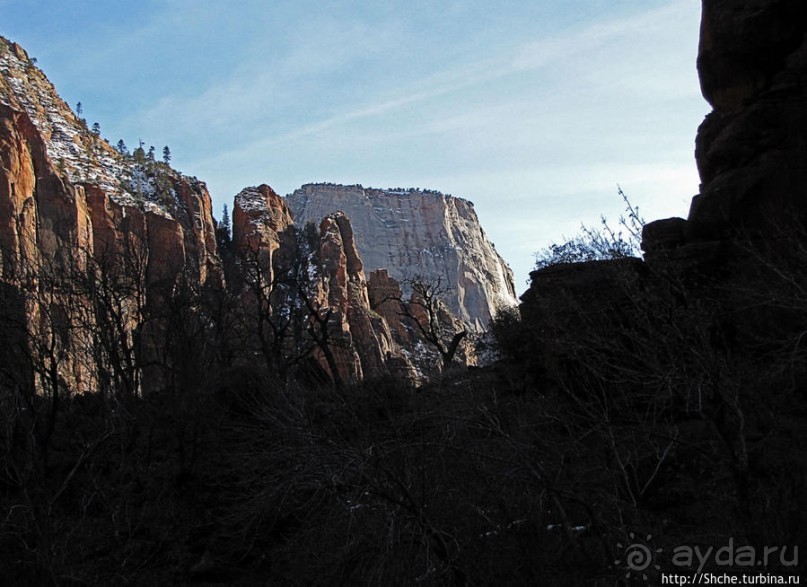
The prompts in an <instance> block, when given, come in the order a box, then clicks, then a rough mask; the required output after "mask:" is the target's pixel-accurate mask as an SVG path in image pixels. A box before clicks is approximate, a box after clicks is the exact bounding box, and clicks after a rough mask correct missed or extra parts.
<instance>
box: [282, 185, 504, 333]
mask: <svg viewBox="0 0 807 587" xmlns="http://www.w3.org/2000/svg"><path fill="white" fill-rule="evenodd" d="M287 201H288V204H289V207H290V208H291V211H292V214H293V215H294V218H295V223H296V224H297V225H299V226H303V225H305V224H306V223H308V222H316V223H318V222H319V221H320V220H321V219H322V218H323V217H325V216H327V215H328V214H332V213H334V212H337V211H340V210H341V211H343V212H345V214H347V216H348V217H349V218H350V222H351V225H352V226H353V232H354V237H355V241H356V245H357V247H358V249H359V254H360V255H361V258H362V260H363V261H364V267H365V270H366V272H367V273H368V274H369V272H371V271H373V270H375V269H387V270H388V272H389V274H390V276H391V277H393V278H395V279H396V280H398V281H403V280H406V279H414V278H420V279H425V280H429V281H431V282H436V280H438V279H439V280H441V283H442V285H444V286H447V287H449V288H450V289H451V291H450V292H449V293H448V294H447V295H446V299H445V300H444V301H445V302H446V303H447V305H448V307H449V308H450V309H451V310H452V312H454V314H455V315H456V316H457V317H458V318H459V319H460V320H462V321H463V322H465V323H466V324H467V325H468V326H469V327H470V328H471V329H473V330H474V331H477V332H481V331H483V330H485V328H486V327H487V324H488V321H489V320H490V318H491V317H492V316H493V315H494V314H495V313H496V311H497V310H498V309H499V308H502V307H506V306H515V305H517V303H518V300H517V298H516V293H515V286H514V284H513V273H512V271H511V270H510V267H508V265H507V263H505V261H504V260H503V259H502V258H501V257H500V256H499V254H498V253H497V252H496V249H495V247H494V246H493V243H491V242H490V241H489V240H488V239H487V237H486V236H485V232H484V231H483V230H482V227H481V226H480V224H479V219H478V218H477V216H476V212H475V211H474V206H473V204H472V203H471V202H469V201H468V200H463V199H461V198H455V197H453V196H450V195H446V194H442V193H440V192H434V191H422V190H413V189H406V190H401V189H387V190H381V189H373V188H364V187H362V186H361V185H351V186H343V185H334V184H307V185H304V186H303V187H301V188H300V189H298V190H296V191H295V192H294V193H293V194H291V195H290V196H287Z"/></svg>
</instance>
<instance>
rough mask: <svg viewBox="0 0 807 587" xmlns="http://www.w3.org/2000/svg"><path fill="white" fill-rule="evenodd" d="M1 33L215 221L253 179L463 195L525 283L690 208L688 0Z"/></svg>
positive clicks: (229, 16)
mask: <svg viewBox="0 0 807 587" xmlns="http://www.w3.org/2000/svg"><path fill="white" fill-rule="evenodd" d="M0 14H2V18H0V34H2V35H3V36H5V37H7V38H9V39H11V40H13V41H17V42H19V43H20V44H22V45H23V46H24V47H25V48H26V49H27V50H28V52H29V54H30V55H32V56H35V57H37V59H38V64H39V66H40V67H41V68H42V69H43V70H44V71H45V73H46V74H47V75H48V77H49V78H50V79H51V81H52V82H53V83H54V84H55V85H56V88H57V89H58V90H59V92H60V93H61V95H62V97H63V98H65V100H67V102H68V103H70V104H71V105H75V104H76V102H78V101H81V102H82V104H83V107H84V116H85V117H86V118H87V119H88V121H89V122H90V123H93V122H96V121H97V122H99V123H100V125H101V131H102V134H103V135H104V136H105V137H106V138H108V139H109V140H110V141H111V142H113V143H115V142H117V140H118V139H120V138H123V139H124V140H125V141H126V142H127V144H129V145H130V146H132V145H136V144H137V141H138V139H139V138H142V139H143V141H145V143H146V144H147V145H151V144H153V145H155V146H156V147H157V148H158V150H160V149H161V148H162V146H163V145H166V144H167V145H169V146H170V147H171V150H172V153H173V157H174V160H173V163H174V165H175V166H176V167H177V168H178V169H180V170H181V171H183V172H184V173H187V174H190V175H196V176H198V177H199V178H200V179H203V180H205V181H207V183H208V186H209V187H210V190H211V193H212V195H213V198H214V205H215V210H216V211H217V215H219V214H220V211H221V207H222V205H223V204H224V203H231V202H232V197H233V196H234V195H235V194H236V193H237V192H238V191H240V190H241V188H243V187H245V186H248V185H257V184H260V183H268V184H269V185H271V186H272V187H274V188H275V190H276V191H277V192H278V193H281V194H287V193H290V192H291V191H293V190H294V189H295V188H297V187H299V186H300V185H302V184H303V183H307V182H319V181H332V182H336V183H351V184H352V183H361V184H363V185H365V186H373V187H422V188H430V189H437V190H440V191H443V192H446V193H451V194H454V195H456V196H460V197H464V198H468V199H470V200H472V201H473V202H474V203H475V205H476V209H477V212H478V214H479V216H480V219H481V221H482V224H483V226H484V228H485V231H486V232H487V234H488V236H489V237H490V238H491V240H493V242H494V243H496V246H497V249H498V250H499V252H500V253H501V254H502V256H504V258H505V259H506V260H507V261H508V262H509V263H510V265H511V266H512V267H513V269H514V270H515V272H516V282H517V283H516V288H517V290H518V291H519V292H520V291H523V290H524V289H525V280H526V279H527V274H528V272H529V270H530V269H531V267H532V265H533V257H532V253H533V252H535V251H536V250H538V249H540V248H542V247H543V246H546V245H547V244H549V243H550V242H553V241H557V240H559V239H561V238H562V237H563V236H571V235H573V234H575V233H576V232H577V231H578V228H579V226H580V223H581V222H585V223H586V224H590V225H594V224H596V223H597V222H598V219H599V216H600V214H601V213H604V214H605V215H606V216H608V217H609V218H612V219H614V220H616V218H617V217H618V216H619V214H620V213H621V212H622V203H621V201H620V200H619V198H618V196H617V192H616V185H617V184H620V185H621V186H622V188H623V189H624V190H625V192H626V193H627V194H628V195H629V196H630V198H631V199H632V200H633V202H634V203H635V204H638V205H639V207H640V211H641V212H642V214H643V215H644V216H645V217H646V218H647V219H648V220H649V219H655V218H661V217H666V216H672V215H678V216H685V215H686V213H687V210H688V206H689V200H690V198H691V197H692V196H693V195H694V194H695V193H697V191H698V176H697V171H696V168H695V163H694V158H693V150H694V137H695V131H696V128H697V126H698V124H699V123H700V122H701V120H702V119H703V116H704V115H705V114H706V112H707V111H708V106H707V104H706V103H705V102H704V100H703V99H702V97H701V95H700V90H699V87H698V81H697V74H696V72H695V57H696V49H697V38H698V22H699V17H700V2H698V1H697V0H573V1H570V0H519V1H507V0H486V1H481V0H465V1H460V0H456V1H452V0H443V1H441V0H432V1H421V0H408V1H402V0H396V1H385V0H376V1H370V0H364V1H358V0H354V1H339V0H332V1H324V0H320V1H318V2H313V1H307V0H296V1H275V0H263V1H259V0H140V1H138V2H103V1H100V0H98V1H89V0H84V1H81V0H77V1H70V2H64V1H62V0H52V1H33V0H0Z"/></svg>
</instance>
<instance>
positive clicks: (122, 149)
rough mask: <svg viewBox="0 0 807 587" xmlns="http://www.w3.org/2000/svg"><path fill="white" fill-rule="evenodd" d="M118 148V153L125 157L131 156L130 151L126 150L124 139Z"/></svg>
mask: <svg viewBox="0 0 807 587" xmlns="http://www.w3.org/2000/svg"><path fill="white" fill-rule="evenodd" d="M116 148H117V149H118V153H120V154H121V155H123V156H124V157H125V156H126V155H128V154H129V150H128V149H127V148H126V143H124V142H123V139H121V140H119V141H118V145H117V147H116Z"/></svg>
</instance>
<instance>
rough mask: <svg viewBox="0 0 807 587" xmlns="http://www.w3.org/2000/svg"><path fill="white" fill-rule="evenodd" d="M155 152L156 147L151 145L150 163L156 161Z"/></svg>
mask: <svg viewBox="0 0 807 587" xmlns="http://www.w3.org/2000/svg"><path fill="white" fill-rule="evenodd" d="M154 151H155V149H154V145H151V146H150V147H149V155H148V157H149V161H154Z"/></svg>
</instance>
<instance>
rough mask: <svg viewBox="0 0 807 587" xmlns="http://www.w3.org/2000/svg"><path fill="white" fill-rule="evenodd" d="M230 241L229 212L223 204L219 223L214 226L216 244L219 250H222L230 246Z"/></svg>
mask: <svg viewBox="0 0 807 587" xmlns="http://www.w3.org/2000/svg"><path fill="white" fill-rule="evenodd" d="M230 240H231V232H230V212H229V211H228V210H227V204H224V209H223V210H222V213H221V221H220V222H219V224H218V226H216V244H218V246H219V249H220V250H224V249H226V248H227V247H228V246H229V245H230Z"/></svg>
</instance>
